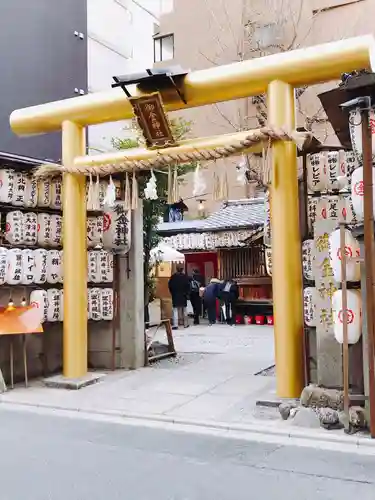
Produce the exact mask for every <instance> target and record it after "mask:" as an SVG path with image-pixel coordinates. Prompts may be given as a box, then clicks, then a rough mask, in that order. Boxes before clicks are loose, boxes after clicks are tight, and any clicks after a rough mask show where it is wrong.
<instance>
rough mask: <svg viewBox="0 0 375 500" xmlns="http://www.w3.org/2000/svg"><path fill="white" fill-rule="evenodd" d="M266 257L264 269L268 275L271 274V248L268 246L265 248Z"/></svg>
mask: <svg viewBox="0 0 375 500" xmlns="http://www.w3.org/2000/svg"><path fill="white" fill-rule="evenodd" d="M265 258H266V271H267V274H268V276H272V250H271V249H270V248H266V249H265Z"/></svg>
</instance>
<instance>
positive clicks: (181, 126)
mask: <svg viewBox="0 0 375 500" xmlns="http://www.w3.org/2000/svg"><path fill="white" fill-rule="evenodd" d="M170 125H171V129H172V133H173V137H174V138H175V140H176V141H180V140H183V139H186V138H187V137H188V136H189V134H190V131H191V126H192V122H190V121H187V120H185V119H184V118H182V117H177V118H172V119H171V120H170ZM132 129H133V133H134V138H122V137H113V138H112V141H111V142H112V145H113V147H114V148H116V149H118V150H123V149H132V148H136V147H141V146H142V143H143V140H142V139H143V138H142V135H141V132H140V130H139V129H138V128H137V126H136V125H135V124H133V127H132ZM195 167H196V163H189V164H185V165H179V166H178V170H177V171H178V175H182V174H185V173H187V172H190V171H192V170H194V169H195ZM167 173H168V170H167V169H166V170H154V174H155V177H156V180H157V189H158V195H159V198H158V199H157V200H146V199H145V198H144V195H143V192H144V188H145V187H146V184H147V182H148V179H149V174H148V173H147V174H145V175H142V176H140V177H139V178H138V187H139V193H140V197H141V198H142V199H143V248H144V263H143V271H144V280H145V283H144V290H145V306H146V307H147V306H148V304H149V302H151V301H152V299H153V296H154V291H155V278H154V277H153V276H151V266H150V257H151V250H152V249H153V248H155V247H156V246H157V245H158V243H159V241H160V238H159V236H158V235H157V233H156V228H157V226H158V224H159V222H160V220H161V219H162V218H163V216H164V212H165V210H166V208H167V198H168V175H166V174H167ZM146 321H147V320H146Z"/></svg>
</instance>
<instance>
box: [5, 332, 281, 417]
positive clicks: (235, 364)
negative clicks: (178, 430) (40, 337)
mask: <svg viewBox="0 0 375 500" xmlns="http://www.w3.org/2000/svg"><path fill="white" fill-rule="evenodd" d="M174 338H175V345H176V349H177V352H178V356H177V358H174V359H166V360H163V361H160V362H158V363H157V364H154V365H152V366H150V367H147V368H142V369H140V370H137V371H132V372H129V371H118V372H115V373H113V372H110V373H108V374H107V376H106V377H105V378H104V380H103V381H102V382H100V383H98V384H96V385H93V386H90V387H86V388H84V389H82V390H80V391H64V390H61V389H50V388H45V387H44V386H43V384H42V382H41V381H39V382H38V381H37V382H34V383H33V384H32V385H31V387H29V388H27V389H26V388H24V387H22V385H20V386H19V387H17V388H16V389H15V390H13V391H9V392H7V393H5V394H3V395H1V397H0V401H1V402H6V403H17V404H20V403H22V404H29V405H35V406H48V407H56V408H60V409H61V408H66V409H74V410H81V411H116V412H123V413H127V414H142V415H150V416H165V417H172V418H174V417H183V418H185V419H199V420H201V419H203V420H215V421H221V422H233V423H234V422H237V423H239V422H246V421H247V420H251V421H252V420H253V419H254V411H255V402H256V399H257V398H258V397H259V396H260V395H262V394H264V393H265V392H267V393H268V392H269V391H270V390H272V388H273V386H274V377H272V376H271V377H269V376H261V375H255V374H256V373H258V372H259V371H261V370H264V369H266V368H268V367H270V366H272V365H273V359H274V355H273V330H272V327H268V326H263V327H262V326H236V327H228V326H226V325H216V326H214V327H208V326H207V325H201V326H191V327H190V328H188V329H186V330H179V331H176V332H174Z"/></svg>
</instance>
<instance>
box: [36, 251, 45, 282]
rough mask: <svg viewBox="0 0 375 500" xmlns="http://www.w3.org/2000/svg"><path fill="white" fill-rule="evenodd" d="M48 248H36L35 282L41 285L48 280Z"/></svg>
mask: <svg viewBox="0 0 375 500" xmlns="http://www.w3.org/2000/svg"><path fill="white" fill-rule="evenodd" d="M47 255H48V253H47V250H44V249H43V248H38V249H37V250H34V259H35V272H34V282H35V283H37V284H39V285H41V284H43V283H45V282H46V281H47Z"/></svg>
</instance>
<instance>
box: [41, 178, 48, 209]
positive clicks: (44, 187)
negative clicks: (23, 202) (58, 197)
mask: <svg viewBox="0 0 375 500" xmlns="http://www.w3.org/2000/svg"><path fill="white" fill-rule="evenodd" d="M50 205H51V181H50V180H49V179H41V180H39V181H38V207H45V208H47V207H49V206H50Z"/></svg>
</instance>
